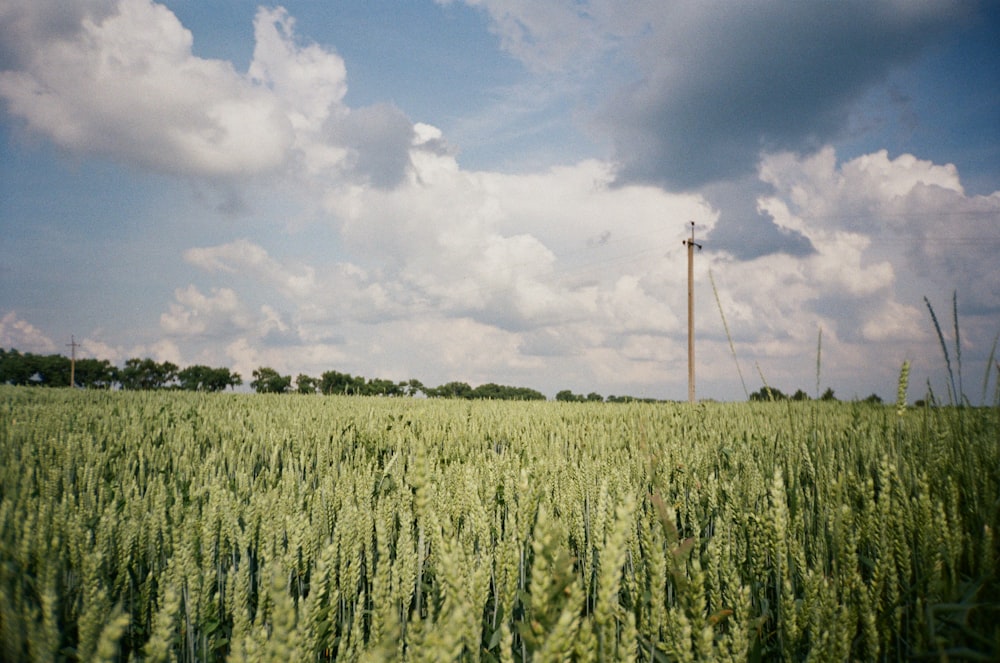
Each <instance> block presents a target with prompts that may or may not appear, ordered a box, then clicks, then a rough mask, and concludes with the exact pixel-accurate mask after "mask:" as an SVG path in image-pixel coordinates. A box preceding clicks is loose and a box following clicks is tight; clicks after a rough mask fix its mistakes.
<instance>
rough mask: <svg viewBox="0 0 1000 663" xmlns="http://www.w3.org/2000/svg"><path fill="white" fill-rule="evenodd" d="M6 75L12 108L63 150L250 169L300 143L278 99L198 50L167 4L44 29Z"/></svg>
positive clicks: (271, 162) (121, 7)
mask: <svg viewBox="0 0 1000 663" xmlns="http://www.w3.org/2000/svg"><path fill="white" fill-rule="evenodd" d="M40 37H41V38H40V39H39V40H38V41H31V42H30V43H29V44H28V45H27V47H28V48H29V49H30V50H28V51H27V52H25V53H22V54H20V55H21V59H22V60H24V61H25V63H26V64H25V65H24V66H23V67H22V68H19V69H15V70H7V71H4V72H0V96H2V97H3V98H4V99H5V101H6V102H7V106H8V108H9V109H10V111H11V112H12V113H13V114H14V115H16V116H19V117H21V118H23V119H24V120H25V121H26V123H27V125H28V126H29V127H30V128H31V129H32V130H34V131H36V132H38V133H41V134H43V135H45V136H47V137H49V138H50V139H51V140H52V141H53V142H55V143H56V144H57V145H59V146H60V147H63V148H66V149H69V150H72V151H75V152H83V153H97V154H103V155H107V156H111V157H114V158H119V159H122V160H125V161H127V162H130V163H137V164H140V165H142V166H144V167H148V168H152V169H155V170H162V171H166V172H173V173H182V174H197V175H230V174H248V173H256V172H262V171H267V170H270V169H273V168H275V167H277V166H278V165H279V164H280V163H281V162H282V160H283V159H284V157H285V152H286V150H287V149H288V146H289V144H290V143H291V140H292V130H291V127H290V126H289V122H288V118H287V116H285V115H284V114H282V113H281V112H280V107H279V105H278V104H277V103H276V100H275V98H274V95H273V94H271V93H269V92H268V91H267V90H266V89H263V88H261V87H259V86H254V85H253V84H251V83H250V81H248V80H247V79H246V78H245V77H243V76H241V75H239V74H238V73H237V72H236V71H235V70H234V69H233V68H232V66H231V65H230V64H229V63H227V62H223V61H220V60H205V59H201V58H197V57H194V56H193V55H192V53H191V46H192V41H193V37H192V35H191V33H190V31H188V30H187V29H185V28H184V26H182V25H181V24H180V22H179V21H178V20H177V18H176V17H175V16H174V15H173V14H172V13H171V12H170V11H169V10H167V9H166V8H165V7H163V6H162V5H158V4H154V3H152V2H149V0H121V2H119V3H118V4H117V5H116V6H115V8H114V10H113V11H112V12H111V13H109V14H107V15H105V16H100V17H89V16H87V17H84V18H83V19H82V20H81V22H80V24H79V28H78V30H77V31H76V32H75V33H72V34H68V35H65V34H61V33H57V34H43V35H40Z"/></svg>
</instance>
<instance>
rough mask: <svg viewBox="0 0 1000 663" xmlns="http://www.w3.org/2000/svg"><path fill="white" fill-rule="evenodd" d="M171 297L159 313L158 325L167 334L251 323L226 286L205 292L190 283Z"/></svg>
mask: <svg viewBox="0 0 1000 663" xmlns="http://www.w3.org/2000/svg"><path fill="white" fill-rule="evenodd" d="M174 300H175V301H174V302H173V303H172V304H170V309H169V311H168V312H166V313H164V314H162V315H161V316H160V328H161V329H163V331H164V332H166V333H167V334H170V335H177V336H202V335H205V334H219V333H221V332H226V333H232V332H239V331H244V330H246V329H247V328H248V327H250V326H251V325H252V320H251V317H250V315H249V313H248V311H247V310H246V308H245V307H244V305H243V304H242V303H241V302H240V301H239V297H238V296H237V295H236V293H235V292H234V291H233V290H231V289H229V288H213V289H212V292H211V293H210V294H208V295H205V294H203V293H202V292H201V291H200V290H198V288H196V287H195V286H193V285H192V286H188V287H187V288H183V289H181V288H178V289H177V290H175V291H174Z"/></svg>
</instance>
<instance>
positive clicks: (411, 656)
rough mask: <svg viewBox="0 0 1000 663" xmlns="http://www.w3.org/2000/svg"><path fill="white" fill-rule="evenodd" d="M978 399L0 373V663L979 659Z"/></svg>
mask: <svg viewBox="0 0 1000 663" xmlns="http://www.w3.org/2000/svg"><path fill="white" fill-rule="evenodd" d="M997 527H1000V411H998V410H997V408H964V409H956V408H920V409H912V408H911V409H909V410H906V411H897V409H896V408H895V407H880V406H870V405H861V404H845V403H823V402H815V401H814V402H805V403H789V402H785V403H740V404H706V405H699V406H696V407H692V406H688V405H668V404H639V403H633V404H613V405H612V404H602V403H554V402H533V403H509V402H503V403H500V402H485V401H479V402H469V401H457V400H455V401H453V400H441V399H433V400H418V399H390V398H368V397H324V396H291V395H281V396H279V395H273V396H272V395H260V394H258V395H250V394H211V395H206V394H196V393H181V392H147V393H143V392H101V391H89V390H88V391H84V390H75V391H71V390H68V389H42V388H15V387H3V386H0V533H2V534H0V537H2V542H0V640H2V645H3V649H2V651H0V656H2V660H4V661H51V660H81V661H91V660H105V661H114V660H122V661H124V660H136V661H139V660H142V661H222V660H230V661H243V660H247V661H270V660H274V661H282V662H288V661H299V660H338V661H354V660H361V661H382V660H409V661H450V660H461V661H494V660H499V661H528V660H533V661H552V660H580V661H616V660H638V661H674V660H677V661H691V660H717V661H726V660H732V661H743V660H791V661H799V660H821V661H823V660H829V661H843V660H850V659H857V660H891V661H896V660H907V659H909V658H910V657H921V656H926V657H927V658H929V659H930V660H938V659H939V658H942V657H949V658H950V660H996V659H997V658H998V657H1000V645H998V642H1000V579H998V575H997V572H998V564H1000V539H998V537H997V536H996V531H997Z"/></svg>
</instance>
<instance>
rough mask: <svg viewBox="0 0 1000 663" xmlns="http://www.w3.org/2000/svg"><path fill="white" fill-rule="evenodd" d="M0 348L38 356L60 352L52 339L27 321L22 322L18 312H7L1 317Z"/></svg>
mask: <svg viewBox="0 0 1000 663" xmlns="http://www.w3.org/2000/svg"><path fill="white" fill-rule="evenodd" d="M0 348H4V349H7V350H12V349H13V350H18V351H20V352H33V353H36V354H50V353H55V352H59V348H58V347H57V346H56V344H55V343H54V342H53V341H52V339H51V338H49V337H48V336H46V335H45V333H44V332H42V330H40V329H38V328H37V327H35V326H34V325H33V324H31V323H30V322H28V321H27V320H22V319H21V318H20V317H19V316H18V314H17V312H16V311H7V312H6V313H4V315H3V317H0Z"/></svg>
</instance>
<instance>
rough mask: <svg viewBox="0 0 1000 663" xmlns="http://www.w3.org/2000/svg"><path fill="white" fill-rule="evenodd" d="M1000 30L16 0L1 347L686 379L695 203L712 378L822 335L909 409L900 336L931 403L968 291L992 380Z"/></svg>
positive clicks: (755, 378) (839, 9)
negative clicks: (945, 342)
mask: <svg viewBox="0 0 1000 663" xmlns="http://www.w3.org/2000/svg"><path fill="white" fill-rule="evenodd" d="M998 34H1000V5H998V4H996V3H993V2H985V3H983V4H977V3H975V2H972V1H971V0H959V1H945V0H941V1H937V0H924V1H919V2H918V1H911V0H887V1H883V2H876V1H872V0H863V1H859V2H852V1H843V2H815V3H806V2H769V1H766V0H761V1H759V2H735V1H733V2H697V3H692V2H665V1H664V0H624V1H623V0H544V1H541V2H538V1H535V0H464V1H463V0H438V1H436V2H435V1H432V0H412V1H407V2H390V1H388V0H335V1H330V2H318V1H316V0H288V1H287V2H285V3H284V4H283V5H257V4H254V3H251V2H243V1H242V0H219V1H217V2H215V1H213V2H205V1H203V0H165V1H163V2H151V1H150V0H74V1H72V2H70V1H67V0H2V1H0V237H2V240H0V347H4V348H11V347H14V348H17V349H19V350H22V351H31V352H38V353H46V354H47V353H55V352H60V353H65V354H68V352H69V350H68V348H67V347H66V344H67V343H69V341H70V337H71V335H73V336H75V338H76V340H77V341H78V342H79V343H80V344H81V347H80V349H79V350H78V352H79V353H80V354H81V355H82V356H90V357H97V358H101V359H109V360H111V361H112V362H114V363H116V364H121V363H122V362H124V361H125V360H126V359H128V358H129V357H153V358H155V359H157V360H158V361H165V360H169V361H172V362H174V363H176V364H178V365H180V366H186V365H190V364H195V363H202V364H209V365H212V366H228V367H230V368H232V369H234V370H236V371H239V372H240V373H241V374H242V375H243V376H244V378H245V379H246V380H248V381H249V379H250V375H251V373H252V371H253V370H254V369H255V368H257V367H259V366H264V365H266V366H272V367H274V368H276V369H278V370H279V371H281V372H283V373H288V374H292V375H293V376H294V375H297V374H298V373H305V374H309V375H319V374H321V373H322V372H324V371H326V370H331V369H332V370H338V371H341V372H348V373H352V374H355V375H358V374H360V375H363V376H366V377H382V378H389V379H394V380H406V379H410V378H417V379H420V380H422V381H423V382H424V383H425V384H428V385H437V384H442V383H444V382H447V381H451V380H460V381H464V382H468V383H470V384H472V385H478V384H481V383H484V382H498V383H501V384H511V385H517V386H526V387H532V388H535V389H538V390H540V391H542V392H544V393H546V394H547V395H548V396H550V397H551V396H554V395H555V393H556V392H557V391H559V390H561V389H572V390H573V391H575V392H590V391H597V392H598V393H601V394H603V395H610V394H616V395H622V394H630V395H636V396H652V397H657V398H671V399H684V398H686V396H687V365H686V361H687V336H686V335H687V309H686V293H687V283H686V278H687V265H686V253H685V247H684V245H683V240H684V238H685V237H686V236H687V233H688V232H689V227H690V226H689V223H690V222H692V221H693V222H694V224H695V229H696V237H697V239H698V241H699V242H700V243H701V244H702V245H703V246H704V250H702V251H701V252H699V253H698V255H697V256H696V260H695V280H696V287H695V291H696V295H695V296H696V302H697V303H696V326H697V372H698V395H699V396H700V397H706V398H719V399H743V398H744V397H745V394H744V388H743V386H742V384H741V373H742V377H743V381H745V383H746V386H747V389H748V390H750V391H755V390H757V389H758V388H759V387H760V386H761V376H763V377H764V378H765V379H766V380H767V382H768V383H769V384H771V385H772V386H777V387H779V388H781V389H783V390H785V391H794V390H795V389H798V388H802V389H805V390H806V391H807V392H808V393H810V394H813V393H814V392H815V391H816V363H817V362H816V359H817V347H818V345H819V344H818V339H819V335H820V330H822V355H821V360H822V361H821V375H820V388H821V390H825V389H826V388H827V387H830V388H833V389H834V390H835V393H836V394H837V395H838V396H840V397H843V398H850V397H852V396H860V397H864V396H867V395H868V394H870V393H873V392H874V393H877V394H879V395H881V396H882V397H883V398H885V399H886V400H894V399H895V387H896V377H897V375H898V372H899V368H900V365H901V364H902V362H903V361H904V360H907V359H908V360H910V361H912V363H913V373H912V383H911V385H912V386H911V390H910V396H911V398H918V397H921V396H923V394H924V393H925V390H926V385H927V382H928V380H929V381H930V383H931V384H932V385H933V386H934V389H935V391H937V392H938V393H939V394H944V393H945V378H946V375H947V373H946V369H945V365H944V358H943V356H942V353H941V348H940V344H939V343H938V340H937V336H936V334H935V332H934V327H933V325H932V323H931V320H930V316H929V314H928V312H927V308H926V306H925V304H924V297H925V296H926V297H927V298H928V299H929V300H930V302H931V303H932V304H933V305H934V307H935V309H936V311H937V315H938V319H939V321H940V322H941V325H942V327H943V328H944V331H945V332H946V335H947V336H948V338H949V343H953V341H954V338H953V336H954V333H953V325H952V315H951V314H952V293H953V292H957V297H958V313H959V325H960V334H961V356H962V365H963V378H964V386H965V391H966V393H967V394H968V396H969V397H970V399H971V400H972V401H973V402H976V403H978V402H979V400H980V398H981V395H982V391H983V388H982V382H983V376H984V374H985V369H986V362H987V357H988V356H989V354H990V349H991V347H992V345H993V343H994V338H996V336H997V334H998V332H1000V259H998V256H1000V47H998V45H997V44H998V42H1000V39H998V38H997V37H998ZM712 280H714V283H715V286H716V290H715V291H713V288H712ZM716 292H717V296H716ZM720 309H721V313H724V315H725V321H726V322H727V323H728V328H729V332H730V337H731V339H732V344H733V345H732V349H731V347H730V343H729V340H728V338H727V334H726V331H725V328H724V326H723V317H722V315H721V313H720ZM733 350H735V358H734V353H733ZM950 350H951V353H952V362H953V364H955V363H956V359H957V357H956V352H955V348H954V346H953V345H952V346H951V347H950ZM989 390H990V391H991V392H992V386H990V387H989Z"/></svg>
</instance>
